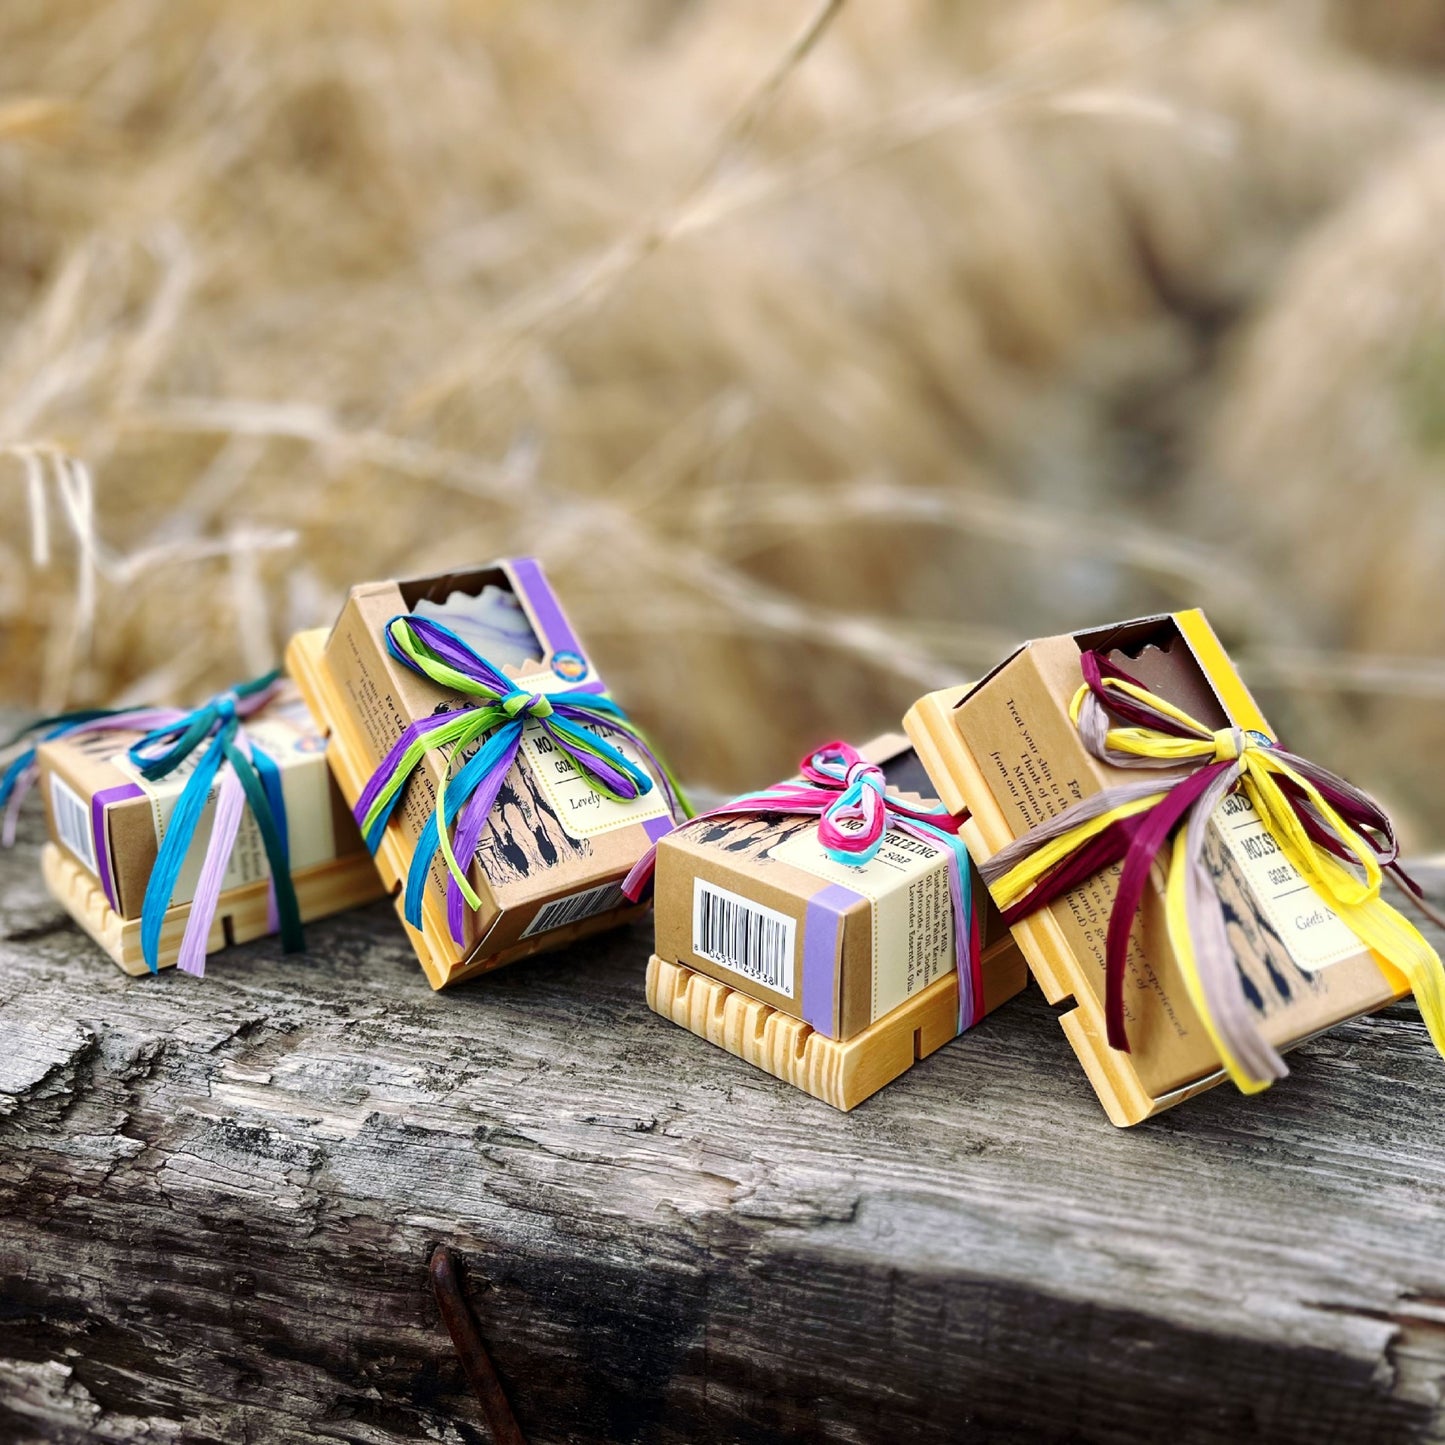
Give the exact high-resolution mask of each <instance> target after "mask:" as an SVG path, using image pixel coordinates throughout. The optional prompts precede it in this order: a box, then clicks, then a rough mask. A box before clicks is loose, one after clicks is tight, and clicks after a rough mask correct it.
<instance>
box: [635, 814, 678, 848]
mask: <svg viewBox="0 0 1445 1445" xmlns="http://www.w3.org/2000/svg"><path fill="white" fill-rule="evenodd" d="M676 826H677V824H676V823H674V822H673V821H672V819H671V818H644V819H643V820H642V831H643V832H644V833H646V834H647V841H648V842H649V843H655V842H657V840H658V839H659V838H662V837H664V836H666V835H667V834H668V833H670V832H672V830H673V829H674V828H675V827H676Z"/></svg>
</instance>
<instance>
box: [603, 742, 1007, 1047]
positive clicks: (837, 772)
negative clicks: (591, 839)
mask: <svg viewBox="0 0 1445 1445" xmlns="http://www.w3.org/2000/svg"><path fill="white" fill-rule="evenodd" d="M799 771H800V773H801V774H802V776H801V777H798V778H790V779H788V780H787V781H786V782H782V783H778V784H776V785H775V786H773V787H771V788H764V789H763V790H762V791H761V792H757V793H744V794H743V795H742V796H741V797H738V798H734V799H733V800H732V801H731V802H727V803H721V804H719V805H718V806H717V807H715V808H708V809H707V810H706V811H704V812H701V813H698V814H697V815H696V816H695V817H693V818H690V819H688V820H687V821H686V822H683V823H680V824H678V827H677V828H676V829H674V830H673V831H674V832H679V831H681V830H682V829H684V828H691V827H693V826H695V825H696V824H699V823H704V822H706V821H708V820H709V819H713V818H726V817H738V816H747V815H753V816H757V815H763V816H779V817H786V816H797V815H800V814H801V815H804V816H810V815H816V816H817V818H818V841H819V842H820V843H821V844H822V845H823V849H824V851H825V852H826V853H827V854H828V856H829V857H830V858H831V859H833V860H834V862H837V863H843V864H846V865H848V866H850V867H858V868H861V867H862V866H863V865H864V864H865V863H867V862H869V861H870V860H871V859H872V858H873V857H874V856H875V855H876V854H877V852H878V850H879V848H880V847H882V845H883V840H884V838H885V837H886V836H887V833H888V830H889V829H890V828H891V829H896V830H897V831H898V832H900V833H905V834H908V835H909V836H910V837H913V838H917V839H919V840H920V841H922V842H925V843H929V844H932V845H934V846H936V847H942V848H943V850H944V856H945V858H946V859H947V864H948V875H949V896H950V898H951V899H952V903H953V944H954V965H955V968H956V971H957V973H958V1032H959V1033H962V1032H963V1031H964V1030H965V1029H968V1028H971V1027H972V1026H973V1025H974V1024H975V1023H977V1022H978V1020H979V1019H980V1018H982V1017H983V1012H984V1008H983V962H982V953H983V941H982V936H981V932H980V926H979V916H978V910H977V909H976V908H975V907H974V906H973V890H972V887H971V881H972V880H971V872H970V865H969V857H968V850H967V849H966V848H965V847H964V845H963V842H962V840H961V839H960V838H959V836H958V826H959V824H958V820H957V819H956V818H954V817H952V816H951V815H950V814H949V813H948V812H947V811H946V810H945V809H944V808H943V807H942V806H941V805H934V806H922V805H919V804H914V803H910V802H907V801H905V800H904V799H903V798H900V797H897V796H896V795H895V796H890V795H889V792H888V784H887V781H886V780H885V778H884V776H883V770H882V768H880V767H879V766H878V765H877V764H876V763H870V762H869V761H868V760H867V759H866V758H865V757H863V756H862V754H861V753H859V752H858V750H857V749H856V748H855V747H853V746H852V745H851V744H850V743H845V742H831V743H824V744H823V745H822V746H821V747H820V748H818V749H816V750H815V751H814V752H812V753H809V754H808V756H807V757H805V758H804V759H803V761H802V763H801V764H800V765H799ZM656 866H657V844H656V843H654V844H653V845H652V847H651V848H649V849H648V850H647V852H646V853H644V854H643V855H642V857H641V858H639V859H638V860H637V863H636V864H635V865H634V866H633V869H632V871H631V872H630V873H629V874H628V875H627V877H626V879H625V880H624V881H623V884H622V891H623V893H624V895H625V896H626V897H627V898H628V899H630V900H631V901H632V902H634V903H636V902H639V901H640V900H641V899H642V898H643V897H644V896H645V895H646V893H647V891H648V888H649V887H650V885H651V883H652V877H653V873H654V871H655V869H656Z"/></svg>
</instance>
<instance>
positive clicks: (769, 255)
mask: <svg viewBox="0 0 1445 1445" xmlns="http://www.w3.org/2000/svg"><path fill="white" fill-rule="evenodd" d="M1392 13H1393V12H1392ZM1432 15H1435V16H1437V17H1438V9H1437V8H1436V7H1433V6H1432V5H1431V4H1430V3H1428V0H1420V3H1418V4H1412V5H1411V6H1407V7H1402V8H1401V10H1400V11H1399V18H1398V24H1397V25H1395V26H1393V27H1392V25H1391V24H1390V23H1388V22H1387V21H1386V20H1384V19H1383V18H1382V12H1381V10H1380V7H1373V8H1367V7H1366V6H1365V4H1364V3H1363V0H1361V3H1359V4H1349V3H1346V0H1338V3H1333V4H1326V3H1321V4H1309V3H1306V0H1279V3H1275V4H1254V5H1249V6H1236V5H1230V4H1225V3H1207V0H1200V3H1194V4H1184V3H1181V4H1175V5H1167V4H1159V3H1143V0H1140V3H1133V4H1128V3H1117V0H981V3H977V4H972V5H968V6H957V5H949V4H946V3H943V0H935V3H924V0H908V3H899V4H891V5H888V6H870V7H865V6H852V7H849V6H846V5H844V4H842V3H840V0H822V3H817V0H813V3H808V0H796V3H788V4H782V3H777V0H772V3H765V0H730V3H728V4H722V3H692V4H684V3H680V0H626V3H616V4H609V5H606V6H592V7H579V6H576V5H567V4H563V3H560V0H558V3H535V0H534V3H530V4H527V5H521V4H514V5H482V4H479V3H466V0H364V3H363V0H357V3H353V4H350V5H347V6H344V7H339V6H335V5H333V4H330V3H327V0H289V3H287V4H285V5H281V4H278V3H242V0H190V3H188V4H186V5H168V4H164V3H162V0H133V3H129V4H127V5H125V6H116V5H111V4H106V3H104V0H10V3H8V4H7V5H6V6H5V8H4V11H3V13H0V207H3V214H4V216H5V224H4V226H3V227H0V327H3V330H0V447H3V448H4V452H3V454H0V495H3V496H6V497H7V498H9V499H11V505H10V508H9V510H8V512H7V515H9V516H11V517H13V518H14V519H15V522H14V524H13V525H12V526H11V527H9V528H7V529H6V533H5V535H3V536H0V564H3V571H0V577H3V579H4V581H3V584H0V618H3V641H0V646H3V656H4V662H5V673H4V678H5V689H4V690H5V698H4V700H5V701H6V702H8V703H10V704H19V705H24V706H42V707H47V708H50V707H55V706H59V705H60V704H62V703H77V702H84V701H92V700H95V699H100V698H106V697H113V696H125V697H127V698H131V699H134V698H137V697H139V696H142V695H144V696H149V697H155V698H157V699H159V698H161V697H162V696H168V695H169V696H179V695H188V696H189V695H194V694H195V693H196V692H197V691H199V690H201V689H203V688H206V687H209V686H212V685H218V684H221V683H224V682H225V681H227V680H229V679H231V678H233V677H235V676H236V675H238V674H240V673H244V672H249V671H255V670H259V669H260V668H261V667H263V666H264V665H266V664H267V663H268V662H270V661H271V660H272V659H273V658H274V656H275V655H276V652H277V650H278V649H279V646H280V644H281V643H282V642H283V641H284V638H285V635H286V634H287V632H288V631H289V630H290V629H292V628H294V627H298V626H307V625H314V624H318V623H323V622H326V621H328V620H329V619H330V616H331V614H332V611H333V609H334V608H335V607H336V606H337V605H338V602H339V599H340V597H341V595H342V592H343V591H344V589H345V587H346V586H347V585H348V584H349V583H351V582H353V581H356V580H360V579H365V578H370V577H375V576H383V575H398V574H408V573H416V572H420V571H424V570H428V569H431V568H434V567H442V566H452V565H456V564H459V563H464V562H467V561H474V560H480V559H484V558H486V557H489V556H492V555H495V554H498V553H504V552H517V551H523V550H531V551H536V552H538V553H540V554H541V555H542V556H543V557H544V558H545V559H546V560H547V562H548V564H549V566H550V568H551V570H552V571H553V573H554V575H555V578H556V580H557V582H558V584H559V585H560V587H561V589H562V591H563V594H564V596H565V597H566V598H567V599H568V602H569V604H570V607H571V610H572V611H573V612H574V613H575V614H576V615H577V616H578V618H579V620H580V621H581V623H582V626H583V630H584V632H585V634H586V636H587V637H588V638H589V639H590V640H591V641H592V643H593V646H594V649H595V651H596V652H597V654H598V656H599V659H600V660H601V662H602V664H603V666H604V669H605V670H606V672H607V674H608V676H609V678H610V679H611V681H612V682H613V685H614V686H615V688H616V689H617V691H618V692H619V694H620V695H622V696H623V697H624V698H625V699H626V700H627V702H628V704H629V705H630V707H631V708H632V709H633V710H634V711H635V712H636V713H637V714H638V715H639V716H640V717H641V718H643V719H644V720H645V721H646V722H648V723H649V724H650V725H651V726H652V727H653V729H654V730H655V731H656V732H657V733H658V734H659V736H660V737H662V738H663V739H664V740H665V741H666V743H667V745H668V748H669V750H670V751H671V752H672V753H673V754H674V756H675V759H676V761H677V762H678V764H679V766H680V767H681V768H682V770H683V771H684V772H685V773H686V774H688V775H690V776H692V777H695V778H702V779H706V780H708V781H710V782H712V783H713V784H715V785H719V786H724V787H728V786H744V785H752V784H756V783H759V782H760V781H763V780H765V779H768V778H770V777H773V776H775V775H778V774H780V773H781V772H783V771H785V770H786V769H787V768H789V767H790V766H791V764H792V762H793V760H794V758H795V757H796V755H797V753H798V752H799V751H800V750H801V749H802V748H803V747H804V746H805V745H807V744H809V743H811V742H814V741H817V740H818V739H819V738H821V737H822V736H823V735H825V734H826V735H837V734H842V735H852V736H862V735H865V734H867V733H869V732H871V731H876V730H879V729H880V728H883V727H887V726H891V725H895V724H896V719H897V717H898V716H899V714H900V712H901V711H902V709H903V707H904V706H906V704H907V703H908V702H909V701H910V700H911V698H912V697H913V696H914V695H915V694H916V693H917V692H918V691H919V690H920V689H921V688H922V687H924V686H927V685H931V684H935V683H941V682H944V681H948V680H952V679H954V678H956V677H958V676H960V675H961V674H963V673H966V672H968V671H972V670H976V669H978V668H981V667H984V666H987V665H989V664H990V663H991V662H992V661H993V660H994V659H995V657H996V656H997V655H998V653H1000V652H1001V651H1002V650H1003V649H1004V648H1005V647H1006V646H1008V645H1009V644H1010V643H1012V642H1013V641H1014V640H1016V639H1017V638H1019V637H1022V636H1026V635H1031V634H1037V633H1040V632H1043V631H1051V630H1058V629H1062V628H1066V627H1071V626H1078V625H1082V624H1085V623H1090V622H1096V621H1100V620H1103V619H1105V618H1107V617H1110V616H1117V615H1123V614H1126V613H1130V612H1137V611H1141V610H1148V609H1153V608H1157V607H1160V606H1165V605H1171V604H1174V605H1177V604H1183V603H1190V602H1200V603H1203V604H1204V605H1205V606H1207V607H1208V608H1209V609H1210V611H1211V614H1212V615H1213V616H1214V619H1215V621H1216V625H1217V626H1219V627H1220V628H1221V629H1222V630H1223V631H1224V632H1225V633H1226V635H1227V637H1228V638H1229V640H1230V641H1231V642H1233V643H1234V644H1236V645H1237V646H1238V648H1239V650H1240V654H1241V656H1242V657H1243V658H1245V660H1246V663H1247V666H1248V669H1249V671H1250V674H1251V676H1252V678H1253V679H1254V680H1255V681H1256V682H1257V683H1258V684H1259V685H1260V690H1261V692H1262V693H1263V695H1264V698H1265V701H1266V703H1267V705H1268V706H1269V707H1270V709H1271V710H1272V711H1274V712H1275V713H1277V714H1278V715H1279V717H1280V720H1281V721H1282V722H1283V723H1284V724H1285V725H1286V726H1287V727H1288V729H1289V731H1290V733H1291V738H1292V741H1293V742H1295V743H1296V744H1297V745H1299V746H1301V747H1304V748H1307V749H1313V750H1314V751H1316V752H1318V753H1319V754H1320V756H1321V757H1322V759H1323V760H1324V761H1326V762H1328V763H1330V764H1332V765H1334V766H1337V767H1341V768H1343V769H1345V770H1346V771H1349V772H1352V773H1354V774H1355V775H1357V776H1360V777H1361V780H1362V781H1366V782H1369V783H1373V784H1375V785H1376V786H1378V787H1381V788H1382V789H1384V790H1385V791H1386V793H1387V794H1388V795H1390V796H1391V797H1392V798H1395V799H1399V798H1405V799H1408V800H1409V802H1410V804H1411V805H1412V808H1413V812H1414V815H1415V817H1416V819H1417V820H1420V821H1422V822H1429V823H1430V824H1432V825H1434V826H1437V827H1438V826H1439V825H1440V824H1442V823H1445V789H1442V788H1441V787H1440V785H1439V783H1438V782H1437V781H1436V779H1437V776H1438V773H1439V769H1438V766H1437V764H1436V760H1435V757H1434V756H1433V752H1432V749H1433V746H1434V744H1435V743H1436V742H1437V741H1438V736H1439V722H1438V720H1439V717H1440V715H1441V710H1442V706H1445V661H1442V660H1441V653H1442V641H1445V637H1442V629H1445V620H1442V612H1441V608H1440V606H1439V602H1440V589H1439V586H1438V583H1437V582H1436V580H1435V579H1436V578H1437V577H1438V575H1439V568H1440V563H1441V560H1442V554H1445V523H1442V520H1441V508H1442V507H1445V498H1442V492H1441V489H1440V485H1439V477H1440V471H1439V467H1440V460H1441V453H1442V449H1445V441H1442V438H1445V422H1442V421H1441V416H1442V415H1445V401H1442V400H1441V393H1440V385H1441V383H1442V382H1445V341H1442V340H1441V339H1440V338H1441V337H1442V336H1445V329H1442V328H1445V301H1442V294H1445V288H1442V286H1441V264H1442V263H1441V261H1440V259H1439V254H1438V246H1437V245H1435V244H1433V242H1434V240H1435V237H1436V236H1438V233H1439V227H1438V225H1437V224H1436V217H1437V216H1438V215H1439V214H1440V212H1441V210H1442V209H1445V154H1442V151H1441V148H1440V147H1439V145H1437V144H1436V143H1435V142H1434V140H1433V137H1434V136H1435V135H1436V134H1437V133H1438V131H1439V129H1440V118H1441V115H1442V109H1441V102H1440V94H1439V86H1438V79H1437V77H1436V76H1435V75H1434V74H1433V73H1432V72H1431V71H1430V70H1429V68H1428V62H1429V60H1430V59H1431V57H1430V55H1429V51H1428V46H1427V45H1426V44H1425V43H1424V42H1423V41H1421V40H1420V37H1421V36H1424V35H1426V34H1428V33H1431V32H1430V31H1429V20H1430V18H1431V16H1432ZM1436 58H1438V56H1437V57H1436ZM1407 64H1408V65H1409V67H1410V68H1408V69H1407V68H1405V66H1406V65H1407ZM92 478H93V481H92ZM1384 499H1387V501H1385V500H1384Z"/></svg>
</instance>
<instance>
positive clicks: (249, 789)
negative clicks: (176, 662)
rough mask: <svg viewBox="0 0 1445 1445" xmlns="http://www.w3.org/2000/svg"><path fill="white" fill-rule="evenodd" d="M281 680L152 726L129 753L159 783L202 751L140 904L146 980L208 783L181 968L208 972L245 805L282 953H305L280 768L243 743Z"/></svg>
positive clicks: (272, 677)
mask: <svg viewBox="0 0 1445 1445" xmlns="http://www.w3.org/2000/svg"><path fill="white" fill-rule="evenodd" d="M280 678H281V673H280V671H279V670H277V671H275V672H269V673H267V674H266V675H265V676H264V677H258V678H255V679H253V680H252V681H250V682H246V683H242V684H240V686H238V687H234V688H231V689H230V690H229V691H227V692H223V693H219V694H218V695H217V696H216V697H213V698H212V699H211V700H210V701H209V702H207V703H204V704H203V705H202V706H200V707H198V708H196V709H195V710H194V711H192V712H188V713H181V714H179V715H178V716H177V717H175V718H174V719H173V720H172V721H169V722H165V723H162V724H161V725H160V726H158V727H156V728H153V729H152V730H151V731H150V732H148V733H147V734H146V735H145V736H144V737H143V738H141V739H140V740H139V741H138V742H136V743H134V744H132V746H131V748H130V750H129V753H128V756H129V758H130V760H131V762H132V763H133V764H134V765H135V767H136V768H137V769H138V770H139V772H140V774H141V776H142V777H143V778H146V779H147V780H148V781H151V782H158V781H159V780H160V779H162V778H165V777H169V776H170V775H171V774H172V773H174V772H175V771H176V770H177V769H178V768H180V767H181V766H182V765H183V764H184V763H186V762H187V761H188V760H189V759H190V758H191V757H192V755H193V754H195V753H196V752H197V751H198V750H199V749H202V748H204V751H202V752H200V756H199V759H198V760H197V761H196V763H195V766H194V767H193V769H192V771H191V773H190V776H189V777H187V778H186V782H185V786H184V787H183V788H182V789H181V794H180V797H179V798H177V800H176V805H175V809H174V811H173V812H172V813H171V817H170V823H169V825H168V826H167V828H166V835H165V837H164V838H163V839H162V840H161V846H160V850H159V852H158V853H157V855H156V861H155V867H154V868H153V869H152V870H151V876H150V881H149V882H148V883H147V885H146V893H145V900H144V902H143V903H142V905H141V954H142V956H143V957H144V959H145V961H146V965H147V967H148V968H149V969H150V971H151V972H152V973H155V972H156V971H157V970H158V968H159V962H158V960H159V954H160V939H161V926H162V924H163V922H164V920H165V915H166V910H167V909H168V908H169V907H170V902H171V896H172V894H173V893H174V892H175V887H176V881H177V879H178V878H179V877H180V872H181V869H182V867H183V866H184V865H185V861H186V857H187V855H188V854H189V853H190V851H191V844H192V841H193V840H194V838H195V836H196V830H197V827H198V826H199V824H200V821H201V814H202V813H203V812H204V811H205V807H206V803H207V801H208V800H209V798H210V795H211V788H212V785H213V784H216V783H217V781H218V779H219V789H220V791H219V794H218V799H217V807H216V820H215V823H214V824H213V826H212V832H211V837H210V840H209V843H208V845H207V849H206V857H205V862H204V863H203V864H202V867H201V876H200V879H199V881H198V882H197V885H196V892H195V896H194V898H193V899H192V903H191V912H190V916H189V918H188V919H187V920H186V931H185V937H184V938H183V940H182V943H181V958H180V964H181V967H183V968H185V969H186V970H187V971H188V972H194V973H200V972H203V971H204V967H205V952H206V940H207V938H208V936H209V934H210V928H211V923H212V921H213V920H214V918H215V910H216V904H217V900H218V898H219V895H220V890H221V881H222V879H223V878H224V876H225V872H226V867H227V865H228V863H229V862H230V858H231V852H232V849H233V847H234V845H235V841H236V833H237V829H238V827H239V824H240V819H241V813H242V811H243V809H244V807H245V806H247V805H249V807H250V809H251V816H252V817H253V818H255V820H256V827H257V829H258V830H259V832H260V834H261V843H262V846H263V847H264V848H265V850H266V859H267V862H268V863H269V864H270V866H271V896H272V905H273V907H274V910H275V915H276V916H275V920H274V921H275V923H276V926H277V931H278V932H279V933H280V935H281V945H282V947H283V948H284V949H285V950H286V952H288V953H293V952H296V951H298V950H300V949H302V948H304V947H305V940H304V938H303V937H302V932H301V909H300V905H299V904H298V903H297V900H296V889H295V886H294V884H293V883H292V881H291V862H290V847H289V842H288V838H287V825H286V802H285V798H284V795H283V793H282V788H281V774H280V769H279V768H278V767H277V766H276V762H275V760H274V759H273V758H271V756H270V755H269V754H268V753H267V752H266V751H265V749H263V748H262V747H260V746H259V745H258V744H256V743H254V742H252V741H251V739H250V738H249V737H248V736H247V734H246V730H245V727H244V725H243V721H242V720H243V718H245V717H247V716H249V715H250V714H252V713H254V712H257V711H259V710H260V709H261V708H262V707H264V706H265V705H266V704H267V703H268V702H270V701H271V699H272V698H273V697H274V696H275V694H276V691H277V689H278V685H279V682H280Z"/></svg>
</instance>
